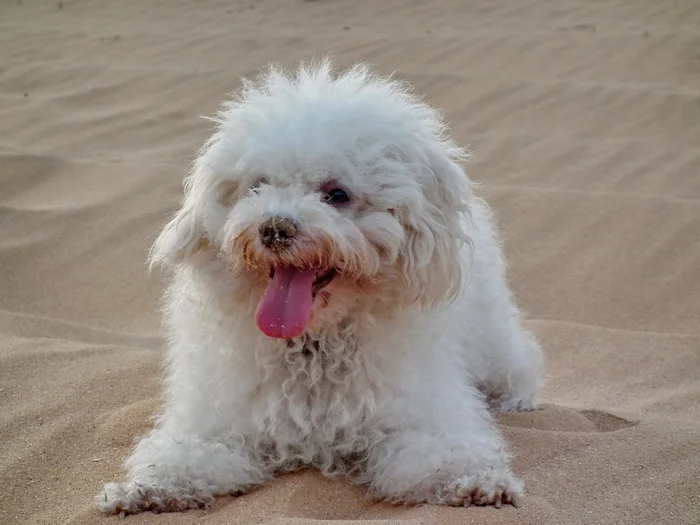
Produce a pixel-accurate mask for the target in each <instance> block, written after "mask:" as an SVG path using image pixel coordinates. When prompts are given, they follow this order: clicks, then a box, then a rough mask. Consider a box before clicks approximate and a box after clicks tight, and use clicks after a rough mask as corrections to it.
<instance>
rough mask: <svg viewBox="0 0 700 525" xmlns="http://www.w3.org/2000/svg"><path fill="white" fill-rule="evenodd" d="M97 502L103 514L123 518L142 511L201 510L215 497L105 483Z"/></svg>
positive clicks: (188, 489)
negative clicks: (116, 515) (117, 515)
mask: <svg viewBox="0 0 700 525" xmlns="http://www.w3.org/2000/svg"><path fill="white" fill-rule="evenodd" d="M96 502H97V505H98V507H99V508H100V510H102V512H104V513H105V514H119V515H121V516H125V515H127V514H137V513H139V512H145V511H150V512H154V513H160V512H180V511H185V510H190V509H204V508H208V507H210V506H211V505H212V504H213V503H214V497H213V496H212V495H211V494H209V493H206V492H204V491H201V490H198V489H196V488H194V487H157V486H148V485H143V484H140V483H107V484H106V485H105V486H104V490H103V491H102V492H101V493H100V494H99V495H98V496H97V498H96Z"/></svg>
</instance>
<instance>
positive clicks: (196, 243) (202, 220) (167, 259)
mask: <svg viewBox="0 0 700 525" xmlns="http://www.w3.org/2000/svg"><path fill="white" fill-rule="evenodd" d="M232 184H233V183H231V184H229V185H228V187H227V188H226V189H227V191H228V192H229V193H230V192H231V191H232V190H231V188H230V186H231V185H232ZM221 187H222V186H221V184H218V183H217V179H216V178H215V176H214V174H213V172H212V171H211V170H209V169H208V168H205V167H203V166H201V165H195V168H194V170H193V171H192V173H191V174H190V175H188V176H187V177H186V178H185V182H184V193H185V197H184V200H183V202H182V204H181V206H180V208H179V209H178V210H177V212H176V213H175V216H174V217H173V218H172V219H171V220H170V222H168V223H167V224H166V225H165V227H164V228H163V229H162V230H161V232H160V234H159V235H158V238H157V239H156V241H155V242H154V243H153V246H152V247H151V251H150V254H149V264H150V267H153V266H156V265H170V266H177V265H179V264H182V263H184V262H187V261H188V260H190V259H192V258H193V257H194V256H196V255H198V254H200V253H202V252H208V251H210V250H211V249H212V243H211V239H210V238H209V234H208V231H207V227H206V226H207V225H209V226H212V224H213V223H214V222H217V221H219V220H221V218H222V216H223V215H224V214H225V209H224V203H223V202H222V198H223V197H225V196H226V195H223V196H222V195H221V191H220V190H221Z"/></svg>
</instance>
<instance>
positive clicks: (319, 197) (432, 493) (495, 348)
mask: <svg viewBox="0 0 700 525" xmlns="http://www.w3.org/2000/svg"><path fill="white" fill-rule="evenodd" d="M214 121H215V122H216V124H217V126H216V131H215V133H214V134H213V136H212V137H211V138H210V140H208V141H207V143H206V144H205V145H204V147H203V149H202V150H201V153H200V155H199V156H198V158H197V160H196V162H195V163H194V166H193V169H192V172H191V174H190V176H189V177H187V179H186V183H185V198H184V202H183V204H182V207H181V208H180V209H179V211H178V212H177V214H176V215H175V217H174V218H173V219H172V221H171V222H170V223H169V224H168V225H167V226H166V227H165V228H164V230H163V231H162V232H161V234H160V236H159V238H158V239H157V241H156V242H155V244H154V246H153V251H152V254H151V260H152V262H153V264H161V263H167V264H168V265H169V266H170V267H171V268H173V269H174V279H173V282H172V285H171V286H170V288H169V291H168V293H167V294H166V296H165V317H166V325H167V331H168V345H167V367H168V368H167V382H166V388H165V392H166V402H165V406H164V409H163V412H162V414H161V415H160V416H159V418H158V421H157V424H156V426H155V428H154V429H153V430H152V431H151V432H150V433H149V434H147V435H146V436H144V437H143V438H142V439H141V441H140V442H139V443H138V445H137V446H136V448H135V450H134V452H133V454H132V455H131V457H129V459H128V460H127V461H126V468H127V469H128V472H129V477H128V480H127V481H126V482H125V483H108V484H107V485H106V486H105V488H104V491H103V492H102V493H101V494H100V495H99V496H98V497H97V502H98V505H99V507H100V508H101V509H102V510H103V511H104V512H107V513H122V514H128V513H136V512H140V511H145V510H151V511H154V512H164V511H181V510H185V509H191V508H201V507H206V506H209V505H210V504H212V502H213V501H214V497H215V496H216V495H220V494H233V493H236V494H238V493H244V492H246V491H247V490H249V489H250V488H252V487H254V486H256V485H260V484H262V483H264V482H266V481H267V480H270V479H271V478H273V476H274V475H275V474H276V473H279V472H287V471H290V470H295V469H299V468H303V467H307V466H311V467H315V468H317V469H319V470H320V471H321V472H322V473H324V474H326V475H342V476H344V477H345V478H346V479H348V480H350V481H352V482H354V483H361V484H364V485H366V486H367V487H368V488H369V494H370V495H371V496H372V497H374V498H378V499H382V500H389V501H393V502H401V503H411V504H414V503H428V504H444V505H458V506H460V505H465V506H468V505H469V504H476V505H485V504H493V505H495V506H500V505H501V504H502V503H513V504H516V499H517V498H518V496H520V495H521V494H522V483H521V482H520V481H519V480H518V479H517V478H516V477H515V476H514V475H513V474H512V473H511V470H510V467H509V462H510V459H509V455H508V452H507V450H506V446H505V443H504V440H503V439H502V437H501V435H500V434H499V432H498V429H497V428H496V426H495V424H494V421H493V420H492V417H491V415H490V413H489V408H491V409H493V410H507V411H512V410H531V409H533V408H534V407H535V406H536V404H537V396H538V392H539V390H540V386H541V382H542V366H543V359H542V355H541V351H540V348H539V346H538V344H537V342H536V340H535V339H534V338H533V336H532V335H531V334H530V333H528V332H527V331H526V330H525V329H524V328H523V327H522V326H521V314H520V312H519V311H518V309H517V307H516V306H515V304H514V301H513V299H512V295H511V292H510V290H509V287H508V283H507V280H506V275H505V265H504V261H503V256H502V251H501V248H500V245H499V240H498V237H497V234H496V233H495V232H494V229H493V226H492V224H491V218H490V213H489V210H488V208H487V206H486V205H485V204H484V203H483V202H482V201H480V200H478V199H477V198H475V197H474V196H473V195H472V193H471V185H470V182H469V179H468V178H467V176H466V175H465V173H464V171H463V170H462V168H461V167H460V162H461V161H464V160H466V158H467V154H466V153H465V152H464V150H462V149H460V148H459V147H457V146H456V145H455V143H454V142H453V141H452V139H450V137H449V136H448V135H447V132H446V126H445V124H444V122H443V120H442V117H441V115H440V113H438V112H437V111H436V110H434V109H432V108H431V107H430V106H428V105H427V104H426V103H424V102H423V101H421V100H420V99H419V98H418V97H417V96H415V95H413V94H412V93H411V91H410V89H409V88H408V86H406V85H405V84H404V83H401V82H398V81H395V80H392V79H387V78H381V77H378V76H377V75H376V74H375V73H373V72H371V71H370V70H369V69H368V68H367V67H366V66H364V65H357V66H355V67H353V68H351V69H349V70H347V71H345V72H342V73H339V74H337V75H336V74H334V72H333V70H332V67H331V64H330V63H329V61H322V62H320V63H317V64H313V65H310V66H304V65H302V66H300V67H299V69H298V70H297V71H295V72H293V73H291V74H287V73H284V72H282V71H281V70H279V69H276V68H270V69H269V70H267V71H266V72H265V73H264V74H262V75H261V76H260V77H259V78H258V79H257V80H255V81H246V82H244V85H243V88H242V89H241V91H240V93H239V94H238V96H237V97H236V98H235V99H234V100H232V101H230V102H228V103H226V104H225V106H224V108H223V109H222V111H221V112H220V113H219V114H218V116H217V117H216V118H215V119H214Z"/></svg>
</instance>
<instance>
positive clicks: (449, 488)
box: [424, 471, 523, 508]
mask: <svg viewBox="0 0 700 525" xmlns="http://www.w3.org/2000/svg"><path fill="white" fill-rule="evenodd" d="M522 495H523V485H522V483H521V482H520V481H519V480H518V479H516V478H515V477H514V476H513V475H512V474H511V473H509V472H508V473H505V474H503V475H499V474H497V473H495V472H494V471H491V472H487V473H481V474H476V475H473V476H464V477H461V478H458V479H456V480H453V481H450V482H442V481H438V482H437V483H435V484H433V485H430V486H429V488H428V489H427V490H426V491H425V493H424V501H425V503H429V504H432V505H450V506H453V507H469V506H470V505H493V506H495V507H497V508H500V507H501V505H502V504H504V503H505V504H511V505H513V506H514V507H518V506H519V504H518V500H519V498H521V497H522Z"/></svg>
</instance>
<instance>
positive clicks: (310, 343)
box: [266, 338, 374, 449]
mask: <svg viewBox="0 0 700 525" xmlns="http://www.w3.org/2000/svg"><path fill="white" fill-rule="evenodd" d="M343 343H344V342H343ZM278 366H279V368H278V370H277V374H275V375H276V377H277V380H276V381H275V383H276V384H275V385H274V386H273V388H272V390H271V391H270V392H269V393H270V396H269V397H268V403H267V410H266V412H267V416H268V418H267V420H268V431H269V435H271V436H272V437H273V438H274V440H275V441H276V442H277V444H278V445H289V446H297V447H298V446H301V447H311V448H314V449H328V448H333V447H337V446H344V447H345V446H349V447H350V448H356V447H355V445H354V444H353V443H354V442H355V441H356V440H357V439H358V437H359V436H360V434H361V432H362V428H363V427H364V426H365V423H366V422H367V421H368V420H369V418H370V417H371V415H372V408H371V407H373V406H374V403H373V390H372V388H371V385H369V383H368V380H367V374H366V372H365V369H364V366H363V363H362V361H361V359H360V358H359V356H358V354H357V352H356V347H355V346H354V345H353V344H341V345H336V346H332V345H329V344H328V343H327V342H325V341H318V340H311V339H306V338H302V339H300V340H295V341H290V342H287V345H286V351H285V353H284V359H283V361H282V362H280V363H279V365H278Z"/></svg>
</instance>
